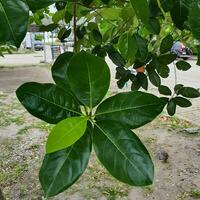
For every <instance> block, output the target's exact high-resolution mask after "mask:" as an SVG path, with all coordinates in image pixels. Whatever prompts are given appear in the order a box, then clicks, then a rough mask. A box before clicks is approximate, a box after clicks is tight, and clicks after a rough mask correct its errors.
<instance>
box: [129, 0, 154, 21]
mask: <svg viewBox="0 0 200 200" xmlns="http://www.w3.org/2000/svg"><path fill="white" fill-rule="evenodd" d="M131 4H132V6H133V8H134V10H135V13H136V15H137V18H138V19H140V20H141V21H142V22H143V23H144V24H148V21H149V15H150V12H149V5H148V2H147V0H139V1H138V0H131Z"/></svg>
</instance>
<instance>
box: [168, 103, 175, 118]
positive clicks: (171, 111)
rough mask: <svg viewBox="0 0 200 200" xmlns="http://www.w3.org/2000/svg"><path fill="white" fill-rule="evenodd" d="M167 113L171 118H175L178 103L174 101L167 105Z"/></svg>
mask: <svg viewBox="0 0 200 200" xmlns="http://www.w3.org/2000/svg"><path fill="white" fill-rule="evenodd" d="M167 112H168V114H169V115H170V116H173V115H174V114H175V113H176V103H175V102H174V100H173V99H172V100H171V101H169V102H168V104H167Z"/></svg>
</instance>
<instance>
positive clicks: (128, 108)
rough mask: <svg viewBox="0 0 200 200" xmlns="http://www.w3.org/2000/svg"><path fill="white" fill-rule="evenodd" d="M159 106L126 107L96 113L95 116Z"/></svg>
mask: <svg viewBox="0 0 200 200" xmlns="http://www.w3.org/2000/svg"><path fill="white" fill-rule="evenodd" d="M156 105H159V104H158V103H156V104H148V105H145V106H144V105H142V106H135V107H127V108H124V109H116V110H111V111H107V112H102V113H97V114H96V116H98V115H104V114H109V113H115V112H121V111H126V110H131V109H138V108H145V107H149V106H156Z"/></svg>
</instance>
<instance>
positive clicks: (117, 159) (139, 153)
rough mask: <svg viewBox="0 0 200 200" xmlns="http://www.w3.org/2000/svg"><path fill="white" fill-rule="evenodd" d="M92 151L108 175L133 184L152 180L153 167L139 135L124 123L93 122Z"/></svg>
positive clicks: (138, 184)
mask: <svg viewBox="0 0 200 200" xmlns="http://www.w3.org/2000/svg"><path fill="white" fill-rule="evenodd" d="M93 142H94V150H95V152H96V154H97V156H98V158H99V160H100V161H101V163H102V164H103V165H104V166H105V167H106V169H107V170H108V171H109V172H110V174H111V175H112V176H114V177H115V178H117V179H118V180H119V181H122V182H124V183H127V184H129V185H134V186H145V185H150V184H152V182H153V177H154V166H153V163H152V160H151V158H150V156H149V153H148V151H147V149H146V148H145V146H144V145H143V144H142V142H141V141H140V140H139V138H138V137H137V136H136V135H135V134H134V133H133V132H132V131H131V130H130V129H129V128H127V127H126V126H124V125H122V124H120V123H118V122H114V121H107V120H106V121H105V120H104V121H101V122H97V124H95V128H94V133H93Z"/></svg>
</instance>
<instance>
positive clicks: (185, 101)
mask: <svg viewBox="0 0 200 200" xmlns="http://www.w3.org/2000/svg"><path fill="white" fill-rule="evenodd" d="M174 102H175V103H176V105H178V106H180V107H182V108H187V107H190V106H192V103H191V102H190V101H189V100H188V99H186V98H183V97H175V98H174Z"/></svg>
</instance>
